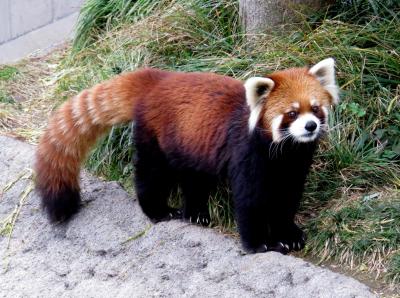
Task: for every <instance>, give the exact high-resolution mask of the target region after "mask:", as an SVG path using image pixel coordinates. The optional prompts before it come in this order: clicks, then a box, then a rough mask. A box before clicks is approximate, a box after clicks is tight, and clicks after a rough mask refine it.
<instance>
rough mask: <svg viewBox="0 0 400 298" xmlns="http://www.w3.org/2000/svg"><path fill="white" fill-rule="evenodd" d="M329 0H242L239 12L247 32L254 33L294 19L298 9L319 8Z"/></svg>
mask: <svg viewBox="0 0 400 298" xmlns="http://www.w3.org/2000/svg"><path fill="white" fill-rule="evenodd" d="M328 2H332V1H329V0H240V1H239V14H240V18H241V23H242V26H243V28H244V30H245V32H246V33H248V34H254V33H258V32H262V31H264V30H265V29H268V28H273V27H274V26H275V25H277V24H281V23H284V22H287V21H289V20H293V18H294V17H295V13H294V12H295V11H296V10H302V9H304V8H308V9H310V8H311V9H319V8H320V7H322V6H323V5H326V4H327V3H328Z"/></svg>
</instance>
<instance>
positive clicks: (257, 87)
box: [244, 77, 275, 110]
mask: <svg viewBox="0 0 400 298" xmlns="http://www.w3.org/2000/svg"><path fill="white" fill-rule="evenodd" d="M274 86H275V83H274V81H273V80H271V79H269V78H262V77H253V78H250V79H248V80H247V81H246V82H245V83H244V88H245V89H246V101H247V104H248V106H249V107H250V110H253V109H254V108H255V107H256V106H257V104H258V103H260V102H261V101H262V100H263V99H265V98H266V97H267V96H268V94H269V93H270V92H271V90H272V88H274Z"/></svg>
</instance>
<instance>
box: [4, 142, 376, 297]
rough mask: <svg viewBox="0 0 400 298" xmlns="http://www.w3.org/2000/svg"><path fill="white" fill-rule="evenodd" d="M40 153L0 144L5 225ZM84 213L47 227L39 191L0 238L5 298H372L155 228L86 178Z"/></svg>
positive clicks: (209, 238) (336, 281)
mask: <svg viewBox="0 0 400 298" xmlns="http://www.w3.org/2000/svg"><path fill="white" fill-rule="evenodd" d="M34 149H35V148H34V147H33V146H31V145H28V144H25V143H23V142H20V141H16V140H14V139H11V138H7V137H1V136H0V170H1V173H2V174H1V177H0V189H3V188H4V187H5V185H7V184H8V183H9V182H12V181H15V183H14V184H13V185H12V186H11V187H9V189H7V190H6V191H4V193H2V194H1V196H0V228H1V226H2V224H1V223H3V222H4V220H5V219H6V218H7V216H9V215H10V214H11V213H12V212H13V211H14V210H15V208H16V206H17V205H18V203H19V202H20V201H21V198H22V195H23V194H24V191H25V192H26V190H29V187H30V186H32V180H31V179H19V180H18V179H16V178H18V177H19V176H21V175H22V174H24V173H25V172H26V173H27V174H26V175H25V176H24V177H23V178H26V177H27V176H29V168H30V167H31V165H32V161H33V155H34ZM82 193H83V200H84V201H85V202H86V204H84V207H83V208H82V210H81V211H80V212H79V213H78V214H77V215H76V216H75V217H74V218H73V219H72V220H71V221H70V222H69V223H68V224H63V225H50V224H49V223H48V221H47V219H46V218H45V216H44V214H43V213H42V212H41V210H40V208H39V206H40V203H39V198H38V196H37V195H36V194H35V193H34V192H33V191H32V192H30V193H29V195H28V196H27V197H26V200H25V201H22V203H23V205H22V207H21V208H20V213H19V214H18V218H17V220H16V222H15V226H14V230H13V232H12V235H11V238H10V243H9V244H8V241H9V238H8V237H7V236H0V255H1V262H2V264H1V271H0V296H4V297H78V296H79V297H154V296H157V297H171V296H173V297H193V296H195V297H197V296H202V297H215V296H220V297H335V298H336V297H363V298H365V297H374V295H373V294H372V293H371V292H370V291H369V289H368V288H367V287H366V286H365V285H363V284H361V283H360V282H358V281H356V280H354V279H352V278H350V277H346V276H344V275H341V274H338V273H334V272H332V271H329V270H327V269H323V268H320V267H317V266H314V265H312V264H310V263H308V262H305V261H303V260H301V259H299V258H295V257H293V256H283V255H280V254H278V253H274V252H269V253H265V254H255V255H243V252H242V250H241V247H240V243H238V241H237V240H235V239H233V238H230V237H227V236H226V235H223V234H220V233H218V232H217V231H216V230H213V229H207V228H203V227H199V226H195V225H192V224H188V223H184V222H181V221H170V222H162V223H159V224H156V225H153V224H151V223H150V221H149V220H148V219H147V218H146V217H145V216H144V215H143V213H142V212H141V210H140V207H139V206H138V203H137V201H136V200H134V198H132V197H131V196H129V195H128V194H127V193H126V192H125V191H124V190H123V189H122V188H121V187H119V186H118V185H117V184H116V183H114V182H102V181H100V180H99V179H97V178H94V177H92V176H90V175H88V174H87V173H83V174H82Z"/></svg>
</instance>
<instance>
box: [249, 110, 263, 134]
mask: <svg viewBox="0 0 400 298" xmlns="http://www.w3.org/2000/svg"><path fill="white" fill-rule="evenodd" d="M261 108H262V106H261V105H257V106H256V107H255V108H254V109H252V110H251V111H250V117H249V131H250V132H251V131H253V130H254V128H256V125H257V122H258V119H260V113H261Z"/></svg>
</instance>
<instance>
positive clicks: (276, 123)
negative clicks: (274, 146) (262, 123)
mask: <svg viewBox="0 0 400 298" xmlns="http://www.w3.org/2000/svg"><path fill="white" fill-rule="evenodd" d="M282 119H283V115H279V116H277V117H275V118H274V119H272V123H271V131H272V140H273V141H274V142H279V141H280V140H281V138H282V133H281V132H280V131H279V127H281V124H282Z"/></svg>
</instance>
